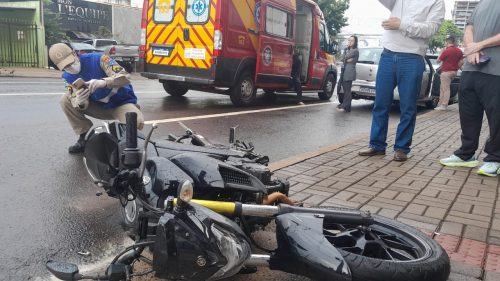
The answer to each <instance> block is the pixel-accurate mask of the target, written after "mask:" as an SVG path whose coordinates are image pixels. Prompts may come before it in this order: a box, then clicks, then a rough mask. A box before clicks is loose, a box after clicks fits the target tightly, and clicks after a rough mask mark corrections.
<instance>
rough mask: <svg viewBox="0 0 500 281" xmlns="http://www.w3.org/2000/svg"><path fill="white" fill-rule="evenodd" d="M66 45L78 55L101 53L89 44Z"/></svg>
mask: <svg viewBox="0 0 500 281" xmlns="http://www.w3.org/2000/svg"><path fill="white" fill-rule="evenodd" d="M66 44H67V45H69V46H70V47H71V49H73V50H74V51H75V52H76V54H78V55H82V54H88V53H97V52H101V51H99V50H97V49H96V48H94V46H92V45H90V44H85V43H78V42H70V43H66Z"/></svg>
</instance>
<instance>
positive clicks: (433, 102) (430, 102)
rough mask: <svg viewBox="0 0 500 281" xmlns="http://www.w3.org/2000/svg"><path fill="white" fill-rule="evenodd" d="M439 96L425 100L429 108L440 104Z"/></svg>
mask: <svg viewBox="0 0 500 281" xmlns="http://www.w3.org/2000/svg"><path fill="white" fill-rule="evenodd" d="M438 102H439V97H435V96H432V97H431V99H430V100H428V101H426V102H425V106H426V107H427V108H428V109H434V108H436V106H437V105H438Z"/></svg>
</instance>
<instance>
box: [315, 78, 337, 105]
mask: <svg viewBox="0 0 500 281" xmlns="http://www.w3.org/2000/svg"><path fill="white" fill-rule="evenodd" d="M335 84H337V76H335V75H333V74H332V73H330V74H328V76H326V80H325V83H324V86H323V91H322V92H319V93H318V97H319V98H320V99H321V100H329V99H330V98H331V97H332V95H333V90H334V89H335Z"/></svg>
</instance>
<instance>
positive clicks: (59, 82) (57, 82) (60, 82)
mask: <svg viewBox="0 0 500 281" xmlns="http://www.w3.org/2000/svg"><path fill="white" fill-rule="evenodd" d="M62 83H63V82H62V81H38V82H26V81H24V82H22V81H8V82H3V81H1V80H0V85H2V84H62Z"/></svg>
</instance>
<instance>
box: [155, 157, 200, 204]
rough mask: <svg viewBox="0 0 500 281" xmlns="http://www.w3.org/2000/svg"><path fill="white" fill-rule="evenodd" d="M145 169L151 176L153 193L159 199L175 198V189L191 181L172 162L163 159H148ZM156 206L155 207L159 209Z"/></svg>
mask: <svg viewBox="0 0 500 281" xmlns="http://www.w3.org/2000/svg"><path fill="white" fill-rule="evenodd" d="M146 169H147V170H148V171H149V174H150V175H151V182H152V183H153V192H154V193H155V194H156V195H157V196H160V197H161V198H166V196H176V195H177V188H178V187H179V185H180V184H182V183H183V182H185V181H192V179H191V177H190V176H189V175H188V174H186V173H185V172H184V171H182V170H181V169H180V168H179V167H177V165H175V164H174V163H172V161H170V160H168V159H166V158H163V157H150V158H149V159H148V161H147V162H146ZM162 205H163V204H161V205H157V207H161V206H162Z"/></svg>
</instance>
